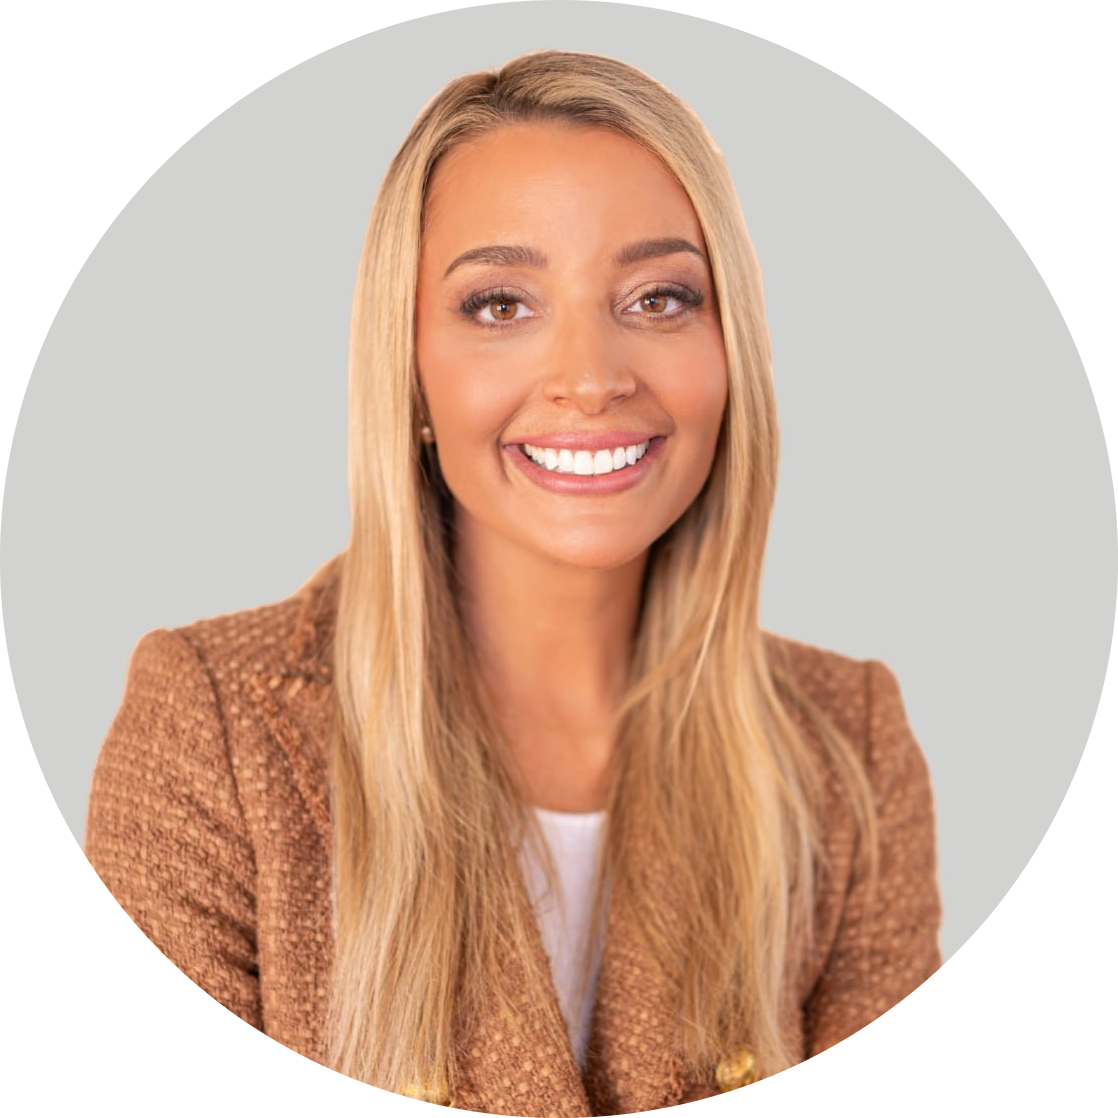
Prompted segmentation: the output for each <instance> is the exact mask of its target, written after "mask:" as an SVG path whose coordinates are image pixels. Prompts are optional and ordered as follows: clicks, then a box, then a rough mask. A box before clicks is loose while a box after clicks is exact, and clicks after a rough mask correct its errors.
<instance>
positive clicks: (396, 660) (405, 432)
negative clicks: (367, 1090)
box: [326, 51, 872, 1094]
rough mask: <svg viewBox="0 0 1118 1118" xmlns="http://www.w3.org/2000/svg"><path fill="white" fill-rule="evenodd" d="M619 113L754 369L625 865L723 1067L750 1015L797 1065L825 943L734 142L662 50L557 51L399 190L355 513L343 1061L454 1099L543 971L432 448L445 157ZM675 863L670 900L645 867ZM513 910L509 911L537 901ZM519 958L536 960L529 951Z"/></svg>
mask: <svg viewBox="0 0 1118 1118" xmlns="http://www.w3.org/2000/svg"><path fill="white" fill-rule="evenodd" d="M533 120H562V121H567V122H571V123H573V124H578V125H583V126H590V127H599V128H609V129H613V130H615V131H617V132H618V133H621V134H623V135H625V136H627V137H629V138H630V139H632V140H634V141H635V142H637V143H639V144H641V145H643V146H644V147H645V148H647V149H648V150H649V151H651V152H652V153H654V154H655V155H656V156H658V157H659V158H660V160H661V161H662V162H663V163H664V164H665V165H666V166H667V168H668V169H669V170H670V171H671V172H672V174H674V175H675V177H676V178H677V179H678V180H679V182H680V183H681V184H682V186H683V187H684V189H685V190H686V191H687V193H688V195H689V196H690V199H691V202H692V204H693V206H694V209H695V213H696V215H697V216H698V219H699V222H700V225H701V227H702V231H703V235H704V238H705V240H706V245H707V249H708V254H709V259H710V265H711V269H712V274H713V279H714V285H715V289H716V292H717V296H718V301H719V308H720V311H721V320H722V330H723V336H724V342H725V350H726V360H727V368H728V377H729V391H728V402H727V407H726V414H725V418H724V420H723V427H722V432H721V435H720V438H719V444H718V448H717V451H716V455H715V460H714V463H713V466H712V469H711V474H710V477H709V479H708V482H707V484H706V486H705V488H704V489H703V491H702V493H701V494H700V495H699V497H698V498H697V499H696V500H695V502H694V503H693V505H692V506H691V507H690V508H689V509H688V511H687V512H686V513H685V514H684V515H683V517H682V518H681V519H680V520H679V521H677V523H676V524H675V525H674V526H673V527H672V528H671V529H670V530H669V531H668V532H667V533H666V534H665V535H664V536H663V537H661V538H660V539H659V540H658V541H657V542H656V543H655V544H654V546H653V548H652V551H651V554H650V556H649V561H648V568H647V575H646V586H645V593H644V600H643V605H642V611H641V618H640V623H639V627H638V632H637V636H636V638H635V642H634V648H633V654H632V669H631V676H630V679H631V683H630V686H629V689H628V692H627V694H626V696H625V699H624V702H623V704H622V709H621V711H620V712H619V723H618V725H619V731H618V733H619V745H618V751H619V752H618V761H619V764H618V771H617V776H616V780H615V791H614V794H613V799H612V802H611V804H610V810H609V816H608V817H609V826H608V833H607V844H606V853H605V857H604V867H605V868H604V873H605V874H606V875H607V876H608V879H609V890H610V894H609V895H610V905H611V907H612V906H616V907H617V908H619V909H623V910H624V911H625V912H626V913H627V914H628V915H629V916H630V917H631V918H632V920H633V921H634V923H633V926H634V927H639V928H643V929H644V930H645V933H646V934H647V936H648V949H649V951H650V953H651V955H652V957H653V958H654V959H655V960H656V961H657V963H658V964H659V967H660V970H661V972H662V973H663V975H664V976H665V979H666V980H668V981H670V983H671V984H672V986H671V988H672V989H677V990H678V991H679V1001H678V1010H679V1045H680V1049H681V1052H682V1053H683V1055H684V1057H685V1058H686V1059H687V1060H688V1061H689V1062H690V1063H691V1064H692V1065H694V1066H695V1067H700V1066H704V1065H706V1066H709V1064H710V1063H711V1062H712V1061H713V1060H715V1059H717V1057H718V1056H719V1055H720V1054H721V1053H722V1052H723V1051H724V1050H725V1048H726V1046H727V1044H729V1043H732V1042H735V1041H740V1040H742V1039H743V1038H746V1037H748V1039H749V1041H750V1044H751V1045H752V1047H753V1048H754V1050H755V1052H756V1053H757V1055H758V1057H759V1060H760V1063H761V1066H762V1068H763V1070H764V1071H766V1072H768V1073H771V1072H774V1071H779V1070H781V1069H782V1068H784V1067H787V1066H789V1065H790V1064H791V1063H794V1062H796V1060H797V1059H798V1058H799V1054H797V1053H796V1052H794V1051H791V1050H790V1047H789V1040H788V1038H787V1037H786V1036H784V1035H782V1032H781V1026H780V1023H781V1020H782V1015H783V1013H784V1012H785V1011H786V1010H787V1009H788V1007H787V1006H786V1005H785V1003H784V1001H783V999H784V998H785V997H786V996H787V989H788V987H789V985H790V984H789V983H788V982H787V974H788V972H789V968H790V967H792V966H793V965H794V963H795V961H794V960H792V959H790V952H792V951H793V950H794V949H795V948H796V947H798V946H800V945H802V944H804V943H805V942H806V937H807V936H808V934H809V931H810V924H811V908H812V904H813V890H812V883H813V879H814V877H815V874H816V872H817V866H818V861H819V857H820V848H821V844H820V841H819V840H820V836H819V834H818V826H817V819H818V804H819V795H820V780H821V775H820V764H819V758H818V756H817V754H816V753H813V752H812V751H811V748H810V747H809V745H808V743H807V741H806V740H805V738H804V736H803V734H802V733H801V731H800V730H799V729H798V728H797V727H796V725H795V724H794V722H793V720H792V718H791V717H790V714H789V708H790V705H791V703H792V702H793V701H794V700H793V699H792V697H791V696H790V695H789V694H788V692H787V687H786V686H785V685H783V684H782V683H781V681H780V679H779V672H778V671H777V670H775V668H774V665H771V664H770V663H769V660H768V657H767V655H766V646H765V643H764V640H763V637H762V633H761V630H760V626H759V620H758V602H759V595H760V580H761V566H762V557H763V554H764V548H765V540H766V536H767V532H768V524H769V517H770V512H771V508H772V502H773V495H774V489H775V483H776V463H777V427H776V414H775V404H774V394H773V386H772V378H771V367H770V365H771V362H770V349H769V340H768V331H767V327H766V322H765V315H764V305H763V298H762V289H761V277H760V271H759V268H758V264H757V260H756V257H755V255H754V252H753V248H752V245H751V243H750V240H749V236H748V233H747V231H746V227H745V223H744V219H743V218H742V214H741V209H740V206H739V204H738V201H737V196H736V193H735V190H734V186H733V182H732V180H731V178H730V174H729V171H728V169H727V167H726V164H725V161H724V160H723V158H722V156H721V154H720V153H719V151H718V149H717V148H716V146H715V144H714V142H713V141H712V140H711V139H710V137H709V136H708V135H707V133H706V131H705V129H704V128H703V126H702V124H701V123H700V121H699V120H698V119H697V117H696V116H695V115H694V114H693V113H692V112H691V110H690V109H689V108H688V107H687V106H686V105H684V104H683V103H682V102H681V101H680V100H679V99H678V98H676V97H675V96H674V95H673V94H671V93H669V92H668V91H667V90H666V89H664V88H663V87H662V86H661V85H659V84H658V83H657V82H655V81H653V80H652V79H651V78H649V77H648V76H647V75H645V74H643V73H642V72H641V71H639V70H636V69H634V68H632V67H630V66H628V65H626V64H624V63H621V62H618V61H615V60H612V59H608V58H602V57H599V56H595V55H586V54H574V53H566V52H555V51H547V52H540V53H535V54H530V55H525V56H523V57H521V58H518V59H515V60H513V61H512V62H510V63H508V64H507V65H506V66H504V67H503V68H502V69H501V70H500V71H497V72H484V73H478V74H471V75H467V76H464V77H461V78H458V79H456V80H454V81H452V82H450V84H449V85H447V86H446V87H445V88H444V89H443V90H442V91H441V92H440V93H439V94H438V96H437V97H436V98H435V99H434V100H433V101H432V102H431V103H430V104H428V105H427V107H426V108H425V109H424V110H423V112H422V113H421V114H420V116H419V117H418V119H417V120H416V122H415V124H414V125H413V127H412V129H411V131H410V132H409V134H408V136H407V138H406V139H405V140H404V143H403V146H402V147H401V148H400V150H399V152H398V153H397V155H396V157H395V158H394V160H393V161H392V164H391V166H390V167H389V169H388V172H387V174H386V176H385V179H384V182H383V184H382V186H381V188H380V191H379V193H378V195H377V199H376V203H375V205H374V207H373V212H372V217H371V220H370V224H369V229H368V234H367V237H366V241H365V246H364V252H363V255H362V257H361V263H360V267H359V274H358V280H357V287H356V291H355V294H354V304H353V327H352V335H351V347H350V402H349V416H350V418H349V423H350V433H349V437H350V442H349V474H350V489H351V494H350V496H351V511H352V534H351V539H350V544H349V549H348V552H347V556H346V562H345V565H344V573H343V576H342V585H341V595H340V602H339V610H338V618H337V636H336V643H335V650H334V654H335V679H336V695H337V710H338V731H337V735H336V746H335V750H334V757H333V770H332V772H333V775H332V780H333V797H334V816H335V827H336V835H337V839H336V849H335V871H336V877H335V885H336V951H335V964H334V971H333V980H332V996H331V1004H330V1019H329V1039H330V1047H329V1050H328V1052H327V1053H326V1059H327V1061H328V1062H329V1063H330V1064H331V1065H332V1066H333V1067H335V1068H337V1069H338V1070H339V1071H342V1072H344V1073H346V1074H348V1075H351V1076H353V1077H355V1078H358V1079H362V1080H365V1081H366V1082H370V1083H374V1084H376V1085H378V1086H381V1087H385V1088H387V1089H389V1090H397V1091H405V1092H409V1093H414V1092H415V1090H416V1088H417V1087H419V1088H421V1089H425V1090H429V1091H431V1092H434V1093H436V1094H437V1093H438V1092H439V1091H440V1089H445V1087H446V1086H447V1085H448V1084H452V1083H453V1080H454V1075H455V1066H456V1052H455V1029H456V1026H457V1025H458V1024H460V1023H461V1022H462V1021H464V1020H467V1019H468V1017H469V1015H470V1014H471V1012H472V1011H473V1010H474V1008H475V1007H476V1006H477V1005H478V1004H479V1003H480V1001H481V999H482V998H483V997H484V996H486V994H487V993H489V992H490V991H491V990H492V988H493V987H494V985H495V983H494V976H496V975H497V974H498V973H499V972H500V971H501V970H502V969H507V968H508V967H509V966H510V965H515V962H516V960H520V961H521V962H522V963H524V964H525V965H527V961H528V958H529V954H530V946H529V945H530V943H531V929H530V928H529V927H528V926H527V919H530V917H529V918H525V917H524V916H523V906H522V905H520V906H518V905H517V904H516V903H515V898H516V897H517V896H518V892H517V891H518V890H521V889H522V888H523V886H522V884H521V882H520V878H519V872H520V871H519V863H518V860H517V851H516V848H515V843H514V842H513V841H512V839H513V836H517V835H523V834H524V833H525V828H526V826H527V824H526V822H525V817H526V814H527V813H526V811H525V809H524V807H523V805H522V804H521V803H520V802H519V801H518V798H517V796H516V794H515V790H514V787H513V782H512V780H511V779H510V776H509V773H508V768H507V765H506V762H505V760H504V758H503V755H502V744H501V740H500V735H499V732H498V731H497V729H496V727H495V725H494V719H493V716H492V713H491V712H490V710H489V709H488V707H487V705H486V703H485V701H484V699H483V698H482V696H481V694H480V691H479V688H478V685H477V682H476V678H475V673H474V672H473V671H472V670H471V662H472V660H471V654H470V647H469V641H468V639H467V636H466V634H465V632H464V631H463V627H462V623H461V619H460V617H459V613H458V610H457V608H456V604H455V595H454V590H453V587H454V581H453V572H452V570H451V565H450V557H449V549H448V539H447V509H446V503H445V491H444V490H442V488H441V485H440V479H439V477H438V471H437V463H435V462H434V460H433V459H432V458H431V457H429V456H425V454H424V453H423V451H422V449H421V446H420V442H419V440H418V437H417V429H418V426H419V423H420V414H419V405H418V383H417V374H416V358H415V342H414V334H415V293H416V282H417V272H418V259H419V249H420V240H421V236H422V225H423V207H424V198H425V192H426V187H427V184H428V182H429V180H430V176H431V173H432V169H433V168H434V166H435V164H436V162H437V161H438V159H439V158H440V157H441V156H442V155H443V154H445V153H446V152H447V151H448V150H449V149H450V148H452V147H453V146H455V145H456V144H460V143H463V142H468V141H469V140H470V138H472V137H476V136H478V135H480V134H482V133H484V132H487V131H490V130H493V129H495V128H499V127H501V126H503V125H506V124H508V123H512V122H520V121H533ZM818 730H819V734H820V737H821V739H822V740H823V742H824V744H825V747H826V753H827V763H828V767H829V768H830V769H831V770H832V771H833V772H834V773H835V774H837V777H838V780H839V783H840V785H841V786H843V787H845V788H846V790H847V791H848V793H849V795H850V799H851V802H852V804H853V805H854V809H855V812H856V814H857V816H858V818H859V819H860V820H861V824H862V826H863V828H868V829H869V830H871V831H872V812H871V811H870V808H869V804H870V800H869V796H868V791H867V787H866V784H865V780H864V776H863V775H862V772H861V769H860V767H859V763H858V761H857V760H856V758H855V757H854V755H853V753H852V752H851V750H850V749H849V748H848V747H847V745H846V744H845V743H844V742H843V740H842V739H841V737H840V736H839V735H837V734H836V733H834V732H833V731H832V730H831V729H830V728H829V727H828V726H827V725H826V724H825V723H823V722H820V724H819V726H818ZM649 859H651V860H652V864H658V865H661V866H667V865H673V866H674V865H679V866H683V867H686V872H685V873H679V874H676V875H674V881H675V882H676V884H677V885H678V887H679V889H680V890H681V892H680V896H679V898H678V899H679V904H678V907H677V908H675V910H674V911H673V912H672V913H671V914H670V918H669V914H668V913H666V912H665V910H664V905H663V903H662V900H661V898H659V897H658V896H655V895H651V891H650V889H649V886H648V883H647V881H645V880H644V879H643V878H642V876H641V875H640V874H639V873H638V872H636V871H635V867H637V866H638V865H640V864H645V865H647V864H649V861H648V860H649ZM510 913H512V914H513V919H512V920H511V922H510V920H509V914H510ZM510 961H511V962H510Z"/></svg>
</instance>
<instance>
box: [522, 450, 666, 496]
mask: <svg viewBox="0 0 1118 1118" xmlns="http://www.w3.org/2000/svg"><path fill="white" fill-rule="evenodd" d="M664 441H665V440H664V438H663V436H658V437H656V438H654V439H652V440H651V441H650V442H649V444H648V450H646V451H645V452H644V457H643V458H641V459H640V460H639V461H637V462H635V463H634V464H633V465H632V466H625V467H623V468H622V469H620V470H614V471H613V472H612V473H608V474H601V475H599V476H597V477H594V476H589V477H588V476H586V475H584V474H561V473H559V471H558V470H548V469H545V468H544V467H543V466H537V465H536V463H535V462H533V461H532V459H531V458H529V457H528V455H527V454H525V453H524V451H522V450H521V449H520V444H519V443H508V444H507V445H506V446H505V447H504V451H505V454H507V455H508V456H509V458H510V459H511V460H512V461H513V463H514V464H515V465H516V467H517V469H519V470H520V471H521V472H523V474H524V475H525V477H527V478H528V479H529V480H530V481H533V482H535V484H536V485H538V486H539V487H540V488H541V489H547V490H549V491H550V492H552V493H563V494H566V495H568V496H572V497H604V496H607V495H608V494H610V493H622V492H624V491H625V490H626V489H632V488H633V486H634V485H638V484H639V483H640V482H641V480H642V479H643V478H644V477H645V476H647V474H648V471H649V470H650V469H652V463H653V462H654V461H655V460H656V458H657V456H658V455H659V452H660V448H661V447H662V446H663V445H664Z"/></svg>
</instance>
